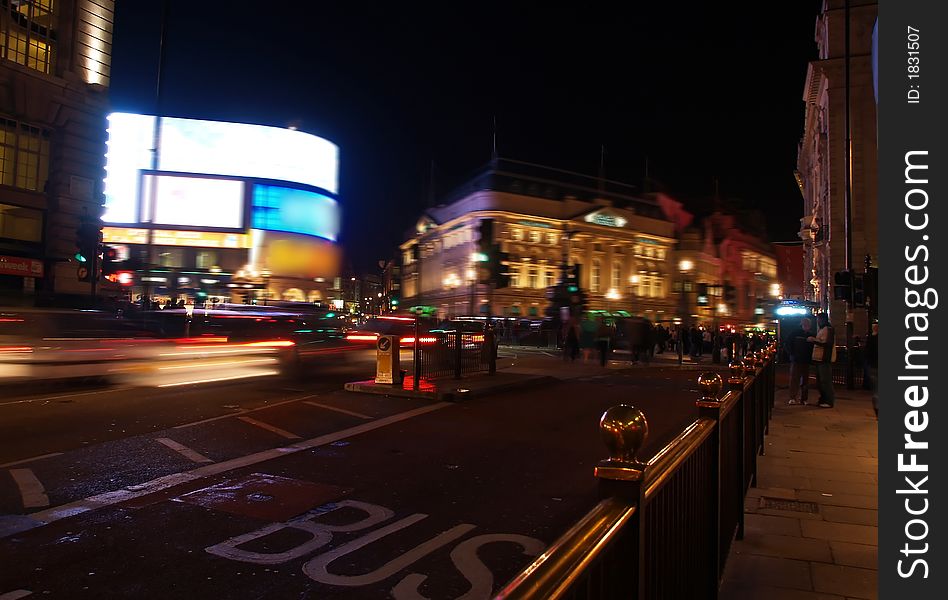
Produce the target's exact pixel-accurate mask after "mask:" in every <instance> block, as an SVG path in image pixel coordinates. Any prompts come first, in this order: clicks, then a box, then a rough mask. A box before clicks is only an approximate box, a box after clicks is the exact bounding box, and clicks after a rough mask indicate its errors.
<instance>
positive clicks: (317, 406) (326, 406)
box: [303, 400, 375, 421]
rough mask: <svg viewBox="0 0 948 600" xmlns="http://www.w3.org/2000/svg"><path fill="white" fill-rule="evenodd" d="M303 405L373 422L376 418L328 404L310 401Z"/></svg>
mask: <svg viewBox="0 0 948 600" xmlns="http://www.w3.org/2000/svg"><path fill="white" fill-rule="evenodd" d="M303 404H309V405H310V406H315V407H316V408H325V409H326V410H332V411H335V412H338V413H342V414H344V415H352V416H353V417H359V418H360V419H365V420H367V421H368V420H371V419H374V418H375V417H370V416H369V415H363V414H362V413H357V412H355V411H352V410H346V409H344V408H339V407H337V406H329V405H328V404H320V403H319V402H312V401H310V400H305V401H303Z"/></svg>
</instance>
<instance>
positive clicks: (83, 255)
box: [74, 212, 102, 281]
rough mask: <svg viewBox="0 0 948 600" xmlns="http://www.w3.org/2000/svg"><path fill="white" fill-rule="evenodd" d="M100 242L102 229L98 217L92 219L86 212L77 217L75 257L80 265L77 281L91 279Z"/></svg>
mask: <svg viewBox="0 0 948 600" xmlns="http://www.w3.org/2000/svg"><path fill="white" fill-rule="evenodd" d="M101 243H102V229H101V227H100V224H99V223H98V219H93V218H92V217H90V216H89V213H88V212H83V213H82V216H81V217H79V226H78V227H77V228H76V254H75V257H74V258H75V259H76V261H78V262H79V263H82V264H81V265H80V269H79V281H92V279H93V270H94V267H95V263H96V262H97V261H96V255H97V254H98V253H99V244H101Z"/></svg>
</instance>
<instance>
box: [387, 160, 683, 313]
mask: <svg viewBox="0 0 948 600" xmlns="http://www.w3.org/2000/svg"><path fill="white" fill-rule="evenodd" d="M484 219H492V220H493V222H494V227H493V238H494V239H493V242H495V243H497V244H499V245H500V248H501V250H502V251H503V252H505V253H507V254H508V264H507V272H508V273H509V276H510V284H509V286H507V287H504V288H501V289H497V290H493V289H491V287H490V286H488V285H485V284H479V283H478V269H479V267H480V265H479V264H478V263H477V261H476V260H475V258H476V252H477V249H478V240H479V232H480V229H479V227H480V223H481V221H482V220H484ZM407 237H408V239H407V241H405V242H404V243H403V244H402V245H401V247H400V248H401V252H402V290H401V292H402V295H403V300H402V306H403V307H405V308H407V307H410V306H417V305H425V306H431V307H433V308H435V309H436V310H437V311H438V314H439V315H441V316H456V315H470V314H475V315H483V314H488V313H490V314H493V315H495V316H499V315H503V316H512V317H516V316H522V317H542V316H544V314H545V310H546V307H547V306H548V305H549V299H548V290H549V289H550V288H552V287H553V286H554V285H555V284H556V283H557V282H558V281H560V278H561V277H563V276H564V268H565V267H573V266H578V267H579V272H580V286H581V287H582V288H583V289H584V290H585V292H586V296H587V308H589V309H594V310H595V309H600V310H609V311H613V312H614V311H619V310H624V311H627V312H629V313H630V314H637V315H643V316H646V317H648V318H650V319H653V320H670V319H671V318H672V317H673V316H674V315H672V312H673V311H674V309H675V306H676V300H675V298H673V297H672V293H671V289H670V286H669V281H670V275H671V268H672V267H671V265H672V264H673V263H674V251H675V242H676V240H675V238H674V226H673V224H672V223H671V222H670V221H669V220H668V219H667V218H666V217H665V215H664V213H663V211H662V209H661V207H660V206H659V204H658V203H657V202H656V201H654V200H649V199H644V198H641V197H637V196H635V195H634V190H633V189H632V188H631V187H630V186H627V185H624V184H620V183H617V182H611V181H603V180H598V179H595V178H592V177H587V176H584V175H579V174H576V173H571V172H567V171H561V170H558V169H552V168H549V167H542V166H539V165H533V164H530V163H523V162H519V161H511V160H506V159H502V160H496V161H493V162H492V163H491V164H490V165H488V166H487V167H486V168H484V169H482V170H481V171H479V172H478V173H477V174H476V175H474V176H473V177H472V178H471V179H469V180H468V181H467V182H466V183H465V184H463V185H462V186H460V187H459V188H458V189H456V190H454V191H453V192H452V193H451V194H449V195H448V196H447V197H446V198H445V199H444V202H443V204H440V205H438V206H437V207H434V208H431V209H428V210H427V211H426V212H425V214H423V215H422V216H421V218H420V219H419V220H418V222H417V224H416V227H415V229H414V231H412V232H411V233H410V235H409V236H407Z"/></svg>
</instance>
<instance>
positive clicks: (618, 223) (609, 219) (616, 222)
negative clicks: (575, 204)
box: [585, 212, 628, 227]
mask: <svg viewBox="0 0 948 600" xmlns="http://www.w3.org/2000/svg"><path fill="white" fill-rule="evenodd" d="M585 221H586V222H587V223H593V224H595V225H603V226H605V227H625V224H626V223H628V221H627V220H626V219H625V217H620V216H617V215H611V214H609V213H606V212H594V213H589V214H588V215H586V217H585Z"/></svg>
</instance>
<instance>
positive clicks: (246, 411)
mask: <svg viewBox="0 0 948 600" xmlns="http://www.w3.org/2000/svg"><path fill="white" fill-rule="evenodd" d="M318 395H319V394H310V395H308V396H303V397H302V398H293V399H291V400H284V401H283V402H274V403H273V404H267V405H266V406H258V407H257V408H240V409H237V410H236V411H234V412H232V413H230V414H228V415H220V416H218V417H211V418H209V419H201V420H200V421H193V422H191V423H185V424H184V425H175V426H174V427H173V428H172V429H185V428H187V427H194V426H195V425H204V424H205V423H212V422H214V421H220V420H221V419H231V418H233V417H235V416H237V415H243V414H250V413H252V412H258V411H261V410H266V409H268V408H274V407H276V406H283V405H284V404H290V403H292V402H299V401H300V400H306V399H307V398H315V397H316V396H318Z"/></svg>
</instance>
